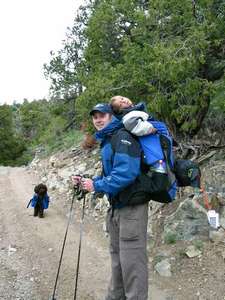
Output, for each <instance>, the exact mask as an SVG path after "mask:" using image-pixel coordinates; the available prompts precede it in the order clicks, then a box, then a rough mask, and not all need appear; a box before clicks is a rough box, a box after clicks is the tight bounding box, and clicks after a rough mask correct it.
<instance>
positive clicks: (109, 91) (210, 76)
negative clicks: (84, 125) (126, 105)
mask: <svg viewBox="0 0 225 300" xmlns="http://www.w3.org/2000/svg"><path fill="white" fill-rule="evenodd" d="M224 14H225V1H224V0H222V1H218V0H204V1H182V0H176V1H167V0H152V1H138V0H136V1H134V0H123V1H121V0H116V1H112V0H107V1H106V0H101V1H97V0H96V1H93V0H92V1H89V2H88V4H87V5H86V6H84V7H82V8H81V9H80V11H79V13H78V15H77V17H76V18H75V21H74V26H73V27H72V28H71V29H68V34H67V37H66V40H65V41H64V45H63V48H62V49H61V50H60V51H59V52H58V53H57V54H55V53H52V59H51V61H50V63H49V64H48V65H45V71H46V76H48V77H49V78H51V80H52V91H53V92H55V93H56V92H57V93H61V95H62V96H63V95H65V96H67V95H68V94H70V95H72V96H73V97H72V99H73V100H72V101H74V103H76V105H75V106H74V116H75V114H76V113H77V120H82V119H86V116H87V112H88V110H89V109H90V107H91V106H92V105H93V104H94V103H96V102H101V101H108V100H109V98H110V97H111V96H112V95H115V94H123V95H126V96H128V97H130V98H131V99H133V100H135V101H137V102H138V101H140V100H142V101H145V102H146V103H147V106H148V109H149V110H150V111H151V112H152V113H154V114H156V115H157V116H158V117H160V118H162V119H164V120H166V121H167V122H168V123H169V125H170V127H171V128H173V129H174V131H175V132H178V133H179V132H180V133H189V134H191V135H193V134H195V133H196V132H197V131H198V130H199V128H200V126H201V124H202V122H203V120H204V118H205V116H206V114H207V112H208V110H209V107H210V103H212V100H213V99H214V97H215V95H217V93H220V94H221V88H222V89H223V90H224V88H223V87H222V84H221V82H223V81H224V67H225V56H224V52H225V48H224V45H225V43H224V32H225V20H224ZM217 99H219V98H218V97H217ZM217 104H219V105H221V102H220V100H218V101H217ZM222 106H223V105H222ZM223 109H224V108H223ZM224 111H225V110H224Z"/></svg>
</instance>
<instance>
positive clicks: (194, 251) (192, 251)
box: [185, 245, 201, 258]
mask: <svg viewBox="0 0 225 300" xmlns="http://www.w3.org/2000/svg"><path fill="white" fill-rule="evenodd" d="M185 254H186V255H187V256H188V257H189V258H192V257H196V256H199V255H200V254H201V251H200V250H198V249H196V248H195V246H193V245H191V246H189V247H188V248H187V250H186V252H185Z"/></svg>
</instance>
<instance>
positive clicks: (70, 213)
mask: <svg viewBox="0 0 225 300" xmlns="http://www.w3.org/2000/svg"><path fill="white" fill-rule="evenodd" d="M76 195H77V189H76V188H75V187H74V193H73V198H72V203H71V207H70V212H69V218H68V222H67V226H66V232H65V236H64V240H63V244H62V250H61V255H60V259H59V266H58V270H57V274H56V279H55V285H54V290H53V294H52V298H51V299H50V300H56V298H55V292H56V287H57V282H58V277H59V271H60V268H61V263H62V257H63V252H64V247H65V243H66V238H67V233H68V228H69V224H70V220H71V217H72V211H73V203H74V199H75V196H76Z"/></svg>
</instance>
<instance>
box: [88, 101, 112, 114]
mask: <svg viewBox="0 0 225 300" xmlns="http://www.w3.org/2000/svg"><path fill="white" fill-rule="evenodd" d="M97 111H99V112H101V113H108V114H112V109H111V106H110V105H109V104H107V103H98V104H96V105H95V106H94V107H93V108H92V110H91V111H90V116H93V114H94V113H95V112H97Z"/></svg>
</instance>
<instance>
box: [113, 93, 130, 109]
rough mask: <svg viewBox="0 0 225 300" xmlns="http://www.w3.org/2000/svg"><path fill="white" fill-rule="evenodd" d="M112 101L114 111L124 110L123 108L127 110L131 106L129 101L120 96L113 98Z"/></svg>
mask: <svg viewBox="0 0 225 300" xmlns="http://www.w3.org/2000/svg"><path fill="white" fill-rule="evenodd" d="M113 99H114V101H113V104H112V106H113V108H116V109H119V110H121V109H124V108H129V107H132V106H133V103H132V101H131V100H130V99H128V98H126V97H122V96H115V97H114V98H113Z"/></svg>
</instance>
